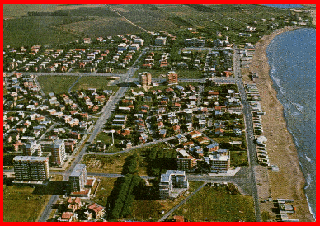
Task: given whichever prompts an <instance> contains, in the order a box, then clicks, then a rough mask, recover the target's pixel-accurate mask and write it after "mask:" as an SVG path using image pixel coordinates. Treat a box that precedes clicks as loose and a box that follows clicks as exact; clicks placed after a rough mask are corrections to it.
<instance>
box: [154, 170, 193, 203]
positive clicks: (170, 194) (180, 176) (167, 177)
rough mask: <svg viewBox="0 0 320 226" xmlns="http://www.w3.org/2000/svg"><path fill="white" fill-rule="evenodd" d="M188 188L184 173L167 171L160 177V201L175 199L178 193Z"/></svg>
mask: <svg viewBox="0 0 320 226" xmlns="http://www.w3.org/2000/svg"><path fill="white" fill-rule="evenodd" d="M188 188H189V182H188V180H187V176H186V172H185V171H179V170H167V172H166V173H165V174H162V175H161V180H160V184H159V194H160V198H161V199H167V198H175V197H177V196H178V195H179V194H180V192H182V191H185V190H187V189H188Z"/></svg>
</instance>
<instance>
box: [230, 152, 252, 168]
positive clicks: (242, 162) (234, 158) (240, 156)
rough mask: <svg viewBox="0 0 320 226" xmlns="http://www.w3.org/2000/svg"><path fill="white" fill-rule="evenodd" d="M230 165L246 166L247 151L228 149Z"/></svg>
mask: <svg viewBox="0 0 320 226" xmlns="http://www.w3.org/2000/svg"><path fill="white" fill-rule="evenodd" d="M230 162H231V166H234V167H237V166H247V165H248V156H247V151H230Z"/></svg>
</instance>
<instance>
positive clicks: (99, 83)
mask: <svg viewBox="0 0 320 226" xmlns="http://www.w3.org/2000/svg"><path fill="white" fill-rule="evenodd" d="M110 81H111V80H110V79H109V78H108V77H99V76H84V77H81V78H80V79H79V81H78V82H77V83H76V84H75V85H74V86H73V87H72V91H75V90H80V89H85V90H86V89H88V88H97V89H103V90H113V91H115V92H116V91H118V89H119V87H118V86H108V84H109V82H110Z"/></svg>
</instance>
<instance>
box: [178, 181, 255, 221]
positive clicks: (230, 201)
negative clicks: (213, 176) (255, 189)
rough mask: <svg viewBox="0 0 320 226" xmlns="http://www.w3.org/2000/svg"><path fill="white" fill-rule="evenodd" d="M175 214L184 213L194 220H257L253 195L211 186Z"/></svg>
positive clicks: (201, 191)
mask: <svg viewBox="0 0 320 226" xmlns="http://www.w3.org/2000/svg"><path fill="white" fill-rule="evenodd" d="M173 215H183V216H184V217H185V218H187V219H188V220H189V221H192V222H199V221H209V222H239V221H246V222H253V221H255V213H254V205H253V200H252V197H251V196H243V195H231V194H229V193H228V191H227V190H226V189H225V188H222V187H221V188H213V187H209V186H205V187H204V188H202V189H201V190H200V191H199V192H198V193H196V194H195V195H194V196H193V197H192V198H191V199H189V200H188V201H187V203H186V204H184V205H183V206H182V207H180V208H179V209H178V210H177V211H175V212H174V213H173Z"/></svg>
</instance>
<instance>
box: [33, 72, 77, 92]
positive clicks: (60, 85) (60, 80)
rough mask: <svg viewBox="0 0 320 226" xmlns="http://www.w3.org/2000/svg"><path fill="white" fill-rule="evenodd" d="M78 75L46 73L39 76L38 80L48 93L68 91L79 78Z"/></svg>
mask: <svg viewBox="0 0 320 226" xmlns="http://www.w3.org/2000/svg"><path fill="white" fill-rule="evenodd" d="M78 78H79V77H78V76H65V75H52V76H51V75H45V76H39V77H38V81H39V83H40V86H41V89H42V90H43V92H45V93H46V94H48V93H50V92H54V93H57V94H59V93H67V92H68V89H69V87H70V86H71V85H72V84H73V83H74V82H75V81H76V80H77V79H78Z"/></svg>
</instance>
